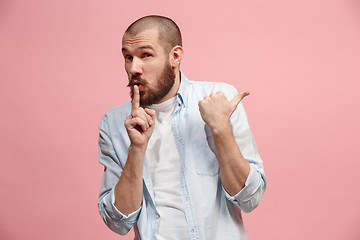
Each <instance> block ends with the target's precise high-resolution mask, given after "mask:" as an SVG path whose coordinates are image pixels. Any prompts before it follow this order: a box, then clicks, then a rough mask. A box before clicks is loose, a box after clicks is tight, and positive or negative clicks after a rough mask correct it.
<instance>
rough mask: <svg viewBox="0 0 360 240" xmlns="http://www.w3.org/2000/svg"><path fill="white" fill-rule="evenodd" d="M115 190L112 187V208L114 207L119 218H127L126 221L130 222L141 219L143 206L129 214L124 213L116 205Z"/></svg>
mask: <svg viewBox="0 0 360 240" xmlns="http://www.w3.org/2000/svg"><path fill="white" fill-rule="evenodd" d="M114 192H115V191H114V189H112V190H111V192H110V194H111V208H112V210H113V212H114V213H116V215H117V217H118V219H121V220H125V221H127V222H129V223H135V222H137V220H138V219H139V215H140V211H141V206H140V207H139V209H137V210H136V211H134V212H132V213H130V214H129V215H125V214H123V213H122V212H120V211H119V210H118V209H117V208H116V207H115V193H114Z"/></svg>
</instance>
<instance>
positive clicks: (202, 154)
mask: <svg viewBox="0 0 360 240" xmlns="http://www.w3.org/2000/svg"><path fill="white" fill-rule="evenodd" d="M192 152H193V159H194V163H193V164H194V168H195V169H194V170H195V172H196V173H197V174H199V175H207V176H215V175H217V174H218V173H219V170H220V169H219V162H218V160H217V158H216V155H215V153H214V152H213V151H212V150H211V149H210V147H209V145H208V142H207V141H206V139H201V140H199V141H195V142H194V143H193V145H192Z"/></svg>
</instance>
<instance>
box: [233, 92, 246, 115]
mask: <svg viewBox="0 0 360 240" xmlns="http://www.w3.org/2000/svg"><path fill="white" fill-rule="evenodd" d="M249 94H250V93H249V92H241V93H238V94H237V95H236V96H235V97H234V98H233V99H231V101H230V104H231V107H232V110H233V112H234V111H235V109H236V107H237V105H239V103H240V102H241V100H242V99H243V98H244V97H246V96H247V95H249Z"/></svg>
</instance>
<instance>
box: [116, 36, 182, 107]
mask: <svg viewBox="0 0 360 240" xmlns="http://www.w3.org/2000/svg"><path fill="white" fill-rule="evenodd" d="M122 44H123V47H122V52H123V55H124V58H125V70H126V73H127V74H128V78H129V84H128V87H130V95H131V98H133V93H134V85H138V87H139V90H140V104H141V106H149V105H152V104H156V103H159V102H161V101H162V100H164V99H166V98H167V95H168V93H169V91H170V90H171V88H172V87H173V85H174V80H175V74H174V71H173V69H172V68H171V66H170V63H169V56H168V55H167V54H165V53H164V50H163V48H162V46H161V45H160V43H159V40H158V32H157V30H155V29H153V30H146V31H143V32H141V33H139V34H137V35H135V36H130V35H128V34H125V35H124V37H123V43H122Z"/></svg>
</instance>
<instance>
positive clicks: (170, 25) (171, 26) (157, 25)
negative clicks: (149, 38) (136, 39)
mask: <svg viewBox="0 0 360 240" xmlns="http://www.w3.org/2000/svg"><path fill="white" fill-rule="evenodd" d="M149 29H157V30H158V32H159V42H160V43H161V45H162V46H163V49H164V52H165V53H166V54H168V53H169V52H170V50H171V49H172V48H173V47H175V46H177V45H179V46H182V39H181V32H180V29H179V27H178V26H177V25H176V23H175V22H174V21H173V20H171V19H170V18H167V17H163V16H157V15H150V16H145V17H142V18H140V19H138V20H136V21H135V22H133V23H132V24H131V25H130V26H129V27H128V28H127V29H126V31H125V34H129V35H130V36H135V35H137V34H139V33H141V32H143V31H145V30H149Z"/></svg>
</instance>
